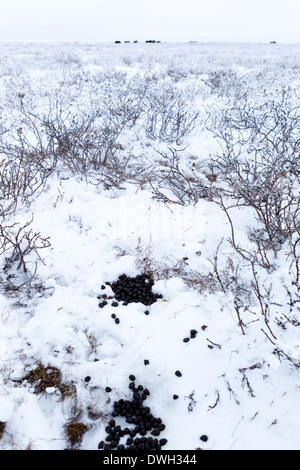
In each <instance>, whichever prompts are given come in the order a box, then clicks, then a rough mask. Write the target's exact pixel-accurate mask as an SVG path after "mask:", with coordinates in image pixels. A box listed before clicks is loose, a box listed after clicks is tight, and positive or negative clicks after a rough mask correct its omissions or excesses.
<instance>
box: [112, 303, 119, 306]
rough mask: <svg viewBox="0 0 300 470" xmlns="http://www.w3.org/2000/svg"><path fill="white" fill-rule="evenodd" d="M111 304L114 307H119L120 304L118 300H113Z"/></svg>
mask: <svg viewBox="0 0 300 470" xmlns="http://www.w3.org/2000/svg"><path fill="white" fill-rule="evenodd" d="M111 305H112V306H113V307H117V306H118V305H119V304H118V302H112V303H111Z"/></svg>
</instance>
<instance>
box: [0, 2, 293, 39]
mask: <svg viewBox="0 0 300 470" xmlns="http://www.w3.org/2000/svg"><path fill="white" fill-rule="evenodd" d="M0 7H1V9H0V12H1V14H0V40H1V41H32V40H35V41H37V40H41V41H44V40H47V41H49V40H59V41H114V40H121V41H123V40H129V41H133V40H135V39H137V40H141V41H143V40H146V39H156V40H162V41H172V40H178V41H189V40H197V41H251V42H253V41H254V42H269V41H272V40H276V41H277V42H285V43H288V42H297V43H300V0H0Z"/></svg>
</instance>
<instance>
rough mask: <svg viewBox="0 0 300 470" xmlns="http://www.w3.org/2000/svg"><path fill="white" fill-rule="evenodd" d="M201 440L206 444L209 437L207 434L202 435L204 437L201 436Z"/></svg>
mask: <svg viewBox="0 0 300 470" xmlns="http://www.w3.org/2000/svg"><path fill="white" fill-rule="evenodd" d="M200 439H201V441H203V442H206V441H207V440H208V437H207V435H206V434H202V436H200Z"/></svg>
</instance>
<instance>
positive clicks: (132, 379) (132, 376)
mask: <svg viewBox="0 0 300 470" xmlns="http://www.w3.org/2000/svg"><path fill="white" fill-rule="evenodd" d="M129 380H131V382H133V381H134V380H135V375H133V374H130V376H129Z"/></svg>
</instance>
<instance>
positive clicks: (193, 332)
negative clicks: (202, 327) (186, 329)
mask: <svg viewBox="0 0 300 470" xmlns="http://www.w3.org/2000/svg"><path fill="white" fill-rule="evenodd" d="M197 333H198V331H197V330H191V331H190V336H191V338H195V337H196V336H197Z"/></svg>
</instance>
